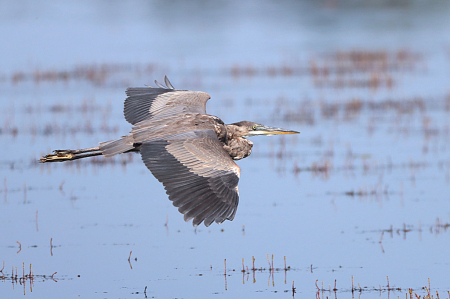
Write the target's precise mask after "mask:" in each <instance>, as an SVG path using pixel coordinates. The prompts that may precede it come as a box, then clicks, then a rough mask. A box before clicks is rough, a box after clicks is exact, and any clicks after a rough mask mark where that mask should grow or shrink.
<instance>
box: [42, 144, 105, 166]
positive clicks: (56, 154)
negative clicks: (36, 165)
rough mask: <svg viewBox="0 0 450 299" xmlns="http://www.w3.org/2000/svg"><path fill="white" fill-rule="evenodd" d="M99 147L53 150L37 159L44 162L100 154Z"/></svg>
mask: <svg viewBox="0 0 450 299" xmlns="http://www.w3.org/2000/svg"><path fill="white" fill-rule="evenodd" d="M101 154H102V152H101V151H100V148H99V147H98V146H97V147H91V148H85V149H79V150H55V151H53V154H48V155H45V156H43V157H42V158H40V159H39V161H40V162H41V163H46V162H64V161H70V160H77V159H82V158H87V157H94V156H99V155H101Z"/></svg>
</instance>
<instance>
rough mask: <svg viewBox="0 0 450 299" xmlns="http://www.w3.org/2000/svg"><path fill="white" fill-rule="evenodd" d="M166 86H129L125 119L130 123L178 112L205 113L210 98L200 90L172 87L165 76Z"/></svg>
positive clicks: (158, 84)
mask: <svg viewBox="0 0 450 299" xmlns="http://www.w3.org/2000/svg"><path fill="white" fill-rule="evenodd" d="M164 81H165V83H166V85H167V86H168V87H165V86H164V85H162V84H160V83H158V82H157V81H156V80H155V83H156V85H157V86H158V88H152V87H130V88H128V89H127V90H126V94H127V96H128V97H127V99H126V100H125V105H124V109H123V112H124V115H125V119H126V120H127V121H128V122H129V123H131V124H132V125H134V124H137V123H139V122H141V121H144V120H148V119H158V118H165V117H170V116H174V115H177V114H180V113H201V114H206V102H207V101H208V100H209V99H210V98H211V96H210V95H209V94H207V93H206V92H201V91H189V90H178V89H174V88H173V86H172V84H171V83H170V81H169V79H167V77H164Z"/></svg>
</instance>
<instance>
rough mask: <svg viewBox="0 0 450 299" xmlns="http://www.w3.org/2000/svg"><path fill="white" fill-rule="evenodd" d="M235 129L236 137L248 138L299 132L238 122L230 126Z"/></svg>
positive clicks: (248, 122) (249, 122)
mask: <svg viewBox="0 0 450 299" xmlns="http://www.w3.org/2000/svg"><path fill="white" fill-rule="evenodd" d="M231 125H233V126H235V127H236V131H238V132H236V133H237V135H240V136H241V137H250V136H256V135H278V134H299V133H300V132H297V131H292V130H286V129H281V128H275V127H268V126H265V125H261V124H258V123H255V122H251V121H246V120H244V121H240V122H237V123H234V124H231Z"/></svg>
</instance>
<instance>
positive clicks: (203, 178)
mask: <svg viewBox="0 0 450 299" xmlns="http://www.w3.org/2000/svg"><path fill="white" fill-rule="evenodd" d="M140 152H141V156H142V160H143V161H144V163H145V165H146V166H147V168H148V169H150V171H151V172H152V173H153V175H154V176H155V177H156V178H157V179H158V180H159V181H160V182H161V183H163V185H164V188H165V189H166V193H167V194H168V195H169V199H170V200H171V201H172V202H173V205H174V206H176V207H178V211H179V212H180V213H182V214H184V220H185V221H189V220H191V219H193V223H192V224H193V225H194V226H197V225H199V224H200V223H202V222H204V224H205V226H209V225H211V223H213V222H214V221H215V222H217V223H222V222H224V221H225V220H227V219H228V220H233V219H234V216H235V214H236V209H237V206H238V203H239V190H238V182H239V176H240V168H239V166H237V165H236V163H234V162H233V160H232V159H231V158H230V156H229V155H228V154H227V153H226V152H225V151H224V149H223V148H222V145H221V144H220V143H219V140H218V139H217V136H216V134H215V133H214V131H213V130H193V131H188V132H184V133H179V134H175V135H172V136H168V137H166V138H163V139H158V140H153V141H150V142H144V143H143V144H142V145H141V148H140Z"/></svg>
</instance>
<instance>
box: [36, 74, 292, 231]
mask: <svg viewBox="0 0 450 299" xmlns="http://www.w3.org/2000/svg"><path fill="white" fill-rule="evenodd" d="M164 81H165V84H166V85H167V86H164V85H162V84H160V83H159V82H158V81H156V80H155V83H156V85H157V86H158V88H151V87H130V88H128V89H127V90H126V94H127V96H128V97H127V99H126V100H125V107H124V115H125V119H126V120H127V121H128V122H129V123H131V124H132V125H133V129H132V130H131V132H130V134H129V135H127V136H123V137H122V138H120V139H117V140H112V141H106V142H100V143H99V146H98V147H93V148H87V149H80V150H56V151H54V153H53V154H49V155H46V156H43V157H42V158H41V159H40V161H41V162H62V161H69V160H76V159H80V158H86V157H92V156H98V155H103V156H105V157H112V156H115V155H117V154H122V153H127V152H140V153H141V156H142V161H143V162H144V163H145V166H147V168H148V169H149V170H150V171H151V172H152V174H153V175H154V176H155V177H156V178H157V179H158V180H159V181H160V182H161V183H163V185H164V188H165V189H166V193H167V194H168V195H169V199H170V200H171V201H172V202H173V205H174V206H175V207H178V211H179V212H180V213H182V214H184V220H185V221H190V220H191V219H193V222H192V223H193V225H194V226H198V225H199V224H201V223H202V222H203V223H204V224H205V226H209V225H211V223H213V222H214V221H215V222H216V223H219V224H220V223H222V222H224V221H225V220H233V219H234V216H235V214H236V210H237V206H238V202H239V189H238V181H239V177H240V174H241V170H240V168H239V166H237V165H236V163H234V161H233V160H240V159H243V158H245V157H248V156H249V155H250V153H251V151H252V147H253V142H251V141H250V140H248V139H246V138H244V137H250V136H255V135H275V134H298V133H299V132H296V131H291V130H285V129H280V128H273V127H266V126H264V125H261V124H257V123H254V122H250V121H241V122H237V123H233V124H230V125H225V124H224V122H223V121H222V120H221V119H220V118H218V117H216V116H212V115H208V114H206V102H207V101H208V100H209V99H210V98H211V97H210V95H209V94H207V93H205V92H201V91H189V90H178V89H175V88H174V87H173V86H172V84H171V83H170V82H169V80H168V79H167V77H165V78H164Z"/></svg>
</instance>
